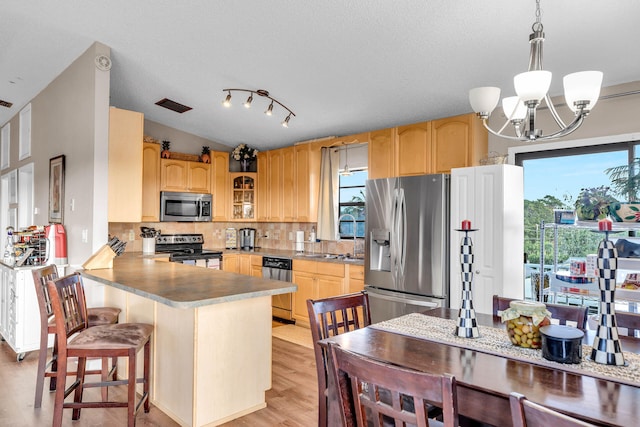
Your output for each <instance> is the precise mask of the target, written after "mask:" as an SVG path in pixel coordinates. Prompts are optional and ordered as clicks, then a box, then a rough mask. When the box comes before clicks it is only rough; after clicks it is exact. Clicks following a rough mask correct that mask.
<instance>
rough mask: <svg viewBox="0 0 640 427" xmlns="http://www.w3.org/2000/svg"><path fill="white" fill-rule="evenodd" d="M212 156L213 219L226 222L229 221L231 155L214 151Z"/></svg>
mask: <svg viewBox="0 0 640 427" xmlns="http://www.w3.org/2000/svg"><path fill="white" fill-rule="evenodd" d="M210 154H211V194H212V196H213V207H212V209H211V211H212V212H211V219H212V220H213V221H226V220H227V219H229V202H228V200H229V153H226V152H223V151H212V152H211V153H210Z"/></svg>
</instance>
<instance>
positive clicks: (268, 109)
mask: <svg viewBox="0 0 640 427" xmlns="http://www.w3.org/2000/svg"><path fill="white" fill-rule="evenodd" d="M264 113H265V114H266V115H267V116H270V115H272V114H273V101H271V104H269V107H267V111H265V112H264Z"/></svg>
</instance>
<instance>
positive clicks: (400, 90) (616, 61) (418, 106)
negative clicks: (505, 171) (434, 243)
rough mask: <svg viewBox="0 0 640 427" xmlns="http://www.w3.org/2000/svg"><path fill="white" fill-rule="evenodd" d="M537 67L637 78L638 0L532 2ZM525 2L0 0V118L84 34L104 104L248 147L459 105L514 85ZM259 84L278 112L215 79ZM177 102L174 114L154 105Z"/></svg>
mask: <svg viewBox="0 0 640 427" xmlns="http://www.w3.org/2000/svg"><path fill="white" fill-rule="evenodd" d="M541 7H542V10H543V15H542V23H543V24H544V29H545V33H546V43H545V58H544V60H545V63H544V66H545V69H547V70H550V71H552V72H553V73H554V78H553V82H552V88H551V91H550V92H551V94H553V95H557V94H561V93H562V76H564V75H565V74H568V73H571V72H574V71H582V70H591V69H595V70H601V71H603V72H604V83H603V85H604V86H611V85H615V84H620V83H626V82H630V81H637V80H640V55H638V54H637V47H636V46H635V45H636V44H638V43H640V25H638V23H637V20H638V16H640V2H639V1H637V0H616V1H615V2H610V1H604V0H543V1H542V3H541ZM534 20H535V1H534V0H519V1H514V0H486V1H477V0H455V1H451V0H403V1H390V0H352V1H344V0H340V1H338V0H327V1H313V2H311V1H300V0H298V1H295V0H272V1H262V0H245V1H233V0H216V1H210V0H196V1H188V2H179V1H171V0H153V1H152V0H136V1H130V0H109V1H99V0H62V1H56V2H53V1H48V0H30V1H24V0H5V1H3V2H2V7H1V12H0V99H1V100H5V101H9V102H12V103H13V107H12V108H10V109H7V108H4V107H0V125H2V124H4V123H5V122H7V121H8V120H9V119H10V118H11V117H13V116H14V115H15V114H17V112H18V111H19V110H20V109H21V108H22V107H23V106H24V105H26V103H28V102H29V100H31V99H32V98H33V97H34V96H36V95H37V94H38V93H39V92H40V91H41V90H42V89H44V88H45V87H46V85H47V84H48V83H49V82H50V81H51V80H53V79H54V78H55V77H56V76H57V75H59V74H60V73H61V72H62V71H63V70H64V69H65V68H66V67H67V66H68V65H69V64H70V63H71V62H72V61H73V60H74V59H75V58H77V57H78V56H79V55H80V54H81V53H82V52H84V51H85V50H86V49H87V48H88V47H89V46H90V45H91V44H92V43H93V42H94V41H99V42H101V43H103V44H106V45H108V46H109V47H110V48H111V60H112V64H113V65H112V69H111V105H113V106H116V107H119V108H125V109H131V110H136V111H141V112H143V113H144V114H145V117H146V118H148V119H150V120H153V121H155V122H159V123H162V124H165V125H167V126H171V127H174V128H177V129H180V130H183V131H186V132H190V133H193V134H195V135H198V136H201V137H204V138H208V139H210V140H213V141H216V142H219V143H222V144H225V145H228V146H230V147H231V146H235V145H236V144H237V143H240V142H246V143H249V144H251V145H252V146H255V147H258V148H260V149H270V148H276V147H280V146H284V145H290V144H292V143H293V142H296V141H303V140H308V139H314V138H321V137H325V136H331V135H346V134H351V133H357V132H362V131H366V130H372V129H380V128H384V127H389V126H395V125H400V124H406V123H414V122H418V121H422V120H431V119H436V118H440V117H446V116H451V115H456V114H462V113H467V112H470V111H471V108H470V106H469V103H468V99H467V92H468V90H469V89H471V88H473V87H476V86H486V85H493V86H499V87H501V88H502V89H503V94H504V95H505V96H509V95H513V94H515V93H514V91H513V84H512V78H513V76H514V75H515V74H517V73H519V72H522V71H526V69H527V66H528V52H529V45H528V37H529V34H530V32H531V25H532V23H533V22H534ZM229 87H231V88H246V89H254V90H257V89H264V90H268V91H269V92H270V94H271V96H272V97H274V98H276V99H277V100H278V101H280V102H281V103H283V104H285V105H286V106H287V107H288V108H290V109H291V110H292V111H293V112H294V113H295V117H293V118H292V119H291V121H290V126H289V128H284V127H282V126H280V122H281V121H282V120H283V119H284V117H285V116H286V111H285V110H284V109H282V108H281V107H280V106H278V105H275V106H274V115H273V116H272V117H266V116H265V115H264V114H263V112H264V110H266V108H267V106H268V102H267V100H266V99H264V98H260V97H258V96H254V102H253V108H251V109H249V110H247V109H245V108H243V107H242V102H244V101H245V100H246V98H247V95H248V94H244V93H233V98H232V102H233V106H232V107H231V108H229V109H225V108H224V107H222V104H221V102H222V100H223V99H224V97H225V95H226V94H225V93H223V89H225V88H229ZM165 97H166V98H170V99H171V100H174V101H176V102H179V103H182V104H185V105H188V106H190V107H192V108H193V109H192V110H190V111H188V112H186V113H183V114H177V113H175V112H172V111H169V110H167V109H164V108H161V107H158V106H157V105H155V102H157V101H159V100H161V99H162V98H165Z"/></svg>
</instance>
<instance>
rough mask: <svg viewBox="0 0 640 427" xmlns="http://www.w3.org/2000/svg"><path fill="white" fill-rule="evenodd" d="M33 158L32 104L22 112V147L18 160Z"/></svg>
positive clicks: (20, 147) (20, 146)
mask: <svg viewBox="0 0 640 427" xmlns="http://www.w3.org/2000/svg"><path fill="white" fill-rule="evenodd" d="M29 156H31V104H29V105H27V106H26V107H24V108H23V109H22V111H20V145H19V147H18V160H23V159H26V158H27V157H29Z"/></svg>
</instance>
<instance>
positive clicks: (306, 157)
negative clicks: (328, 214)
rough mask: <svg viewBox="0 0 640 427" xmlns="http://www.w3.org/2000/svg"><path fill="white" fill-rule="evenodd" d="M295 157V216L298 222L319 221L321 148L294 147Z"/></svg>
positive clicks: (309, 145)
mask: <svg viewBox="0 0 640 427" xmlns="http://www.w3.org/2000/svg"><path fill="white" fill-rule="evenodd" d="M293 149H294V156H295V177H294V180H295V182H294V186H295V195H294V197H295V216H294V221H297V222H316V221H318V193H319V191H320V156H321V154H320V148H319V147H318V148H316V147H315V146H313V145H312V144H298V145H295V146H294V147H293Z"/></svg>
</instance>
